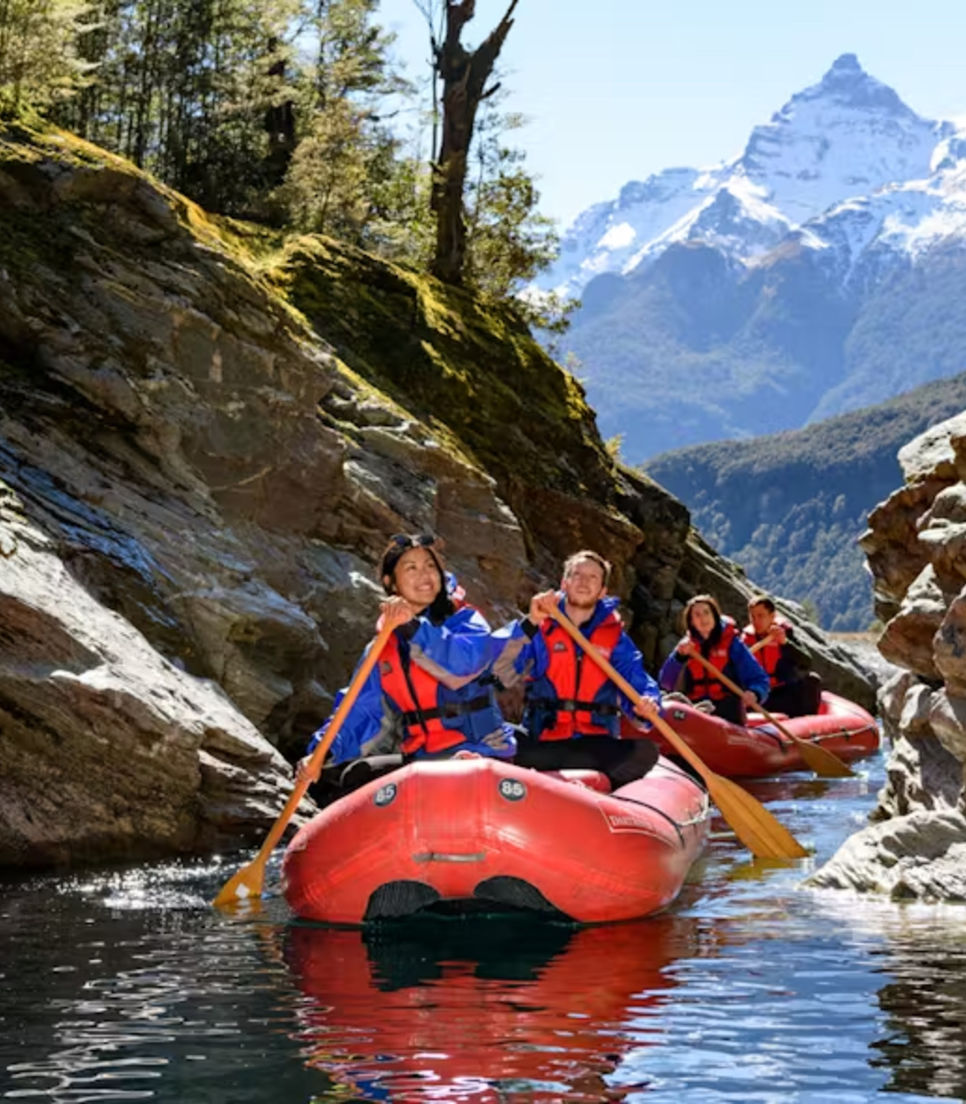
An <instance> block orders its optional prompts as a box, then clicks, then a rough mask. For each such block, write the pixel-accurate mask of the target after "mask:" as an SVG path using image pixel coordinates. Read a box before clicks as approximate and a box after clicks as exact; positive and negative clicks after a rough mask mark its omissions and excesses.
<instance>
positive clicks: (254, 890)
mask: <svg viewBox="0 0 966 1104" xmlns="http://www.w3.org/2000/svg"><path fill="white" fill-rule="evenodd" d="M264 884H265V860H264V859H263V858H262V857H261V854H259V855H258V857H256V858H255V859H253V860H252V861H251V862H250V863H249V864H248V865H247V866H243V867H242V868H241V870H239V871H238V873H237V874H234V875H232V877H230V878H229V879H228V881H227V882H225V884H224V885H223V886H222V887H221V890H220V892H219V893H218V896H217V897H216V898H215V899H214V900H213V901H212V902H211V903H212V904H213V905H214V906H215V908H230V907H231V906H232V905H236V904H238V903H239V902H240V901H247V900H250V899H251V898H253V897H255V898H257V897H261V895H262V887H263V886H264Z"/></svg>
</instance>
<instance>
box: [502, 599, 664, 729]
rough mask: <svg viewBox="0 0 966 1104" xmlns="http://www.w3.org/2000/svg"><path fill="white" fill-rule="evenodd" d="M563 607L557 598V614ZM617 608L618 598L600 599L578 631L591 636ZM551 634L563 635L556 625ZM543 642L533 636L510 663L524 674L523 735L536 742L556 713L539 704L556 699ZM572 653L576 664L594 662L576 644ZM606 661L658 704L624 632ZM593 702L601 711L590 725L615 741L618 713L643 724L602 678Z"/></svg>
mask: <svg viewBox="0 0 966 1104" xmlns="http://www.w3.org/2000/svg"><path fill="white" fill-rule="evenodd" d="M565 604H566V602H565V599H563V598H561V599H560V602H559V607H560V609H561V610H562V609H564V607H565ZM619 605H620V599H619V598H613V597H605V598H601V599H600V600H599V601H598V603H597V606H596V608H595V609H594V612H593V613H592V614H591V616H590V620H588V621H586V622H584V624H582V625H578V628H579V629H580V631H581V632H582V633H583V634H584V636H587V637H590V636H592V635H593V633H594V630H595V629H596V628H597V627H598V626H599V625H600V624H601V623H602V622H603V621H605V620H606V619H607V618H608V617H609V616H610V615H611V613H613V612H614V611H616V609H617V607H618V606H619ZM553 632H559V633H563V632H564V629H563V628H561V627H560V626H559V625H558V626H555V627H554V630H553ZM552 635H553V634H551V637H550V639H552ZM547 640H548V637H547V636H546V634H545V633H543V632H537V633H536V635H535V636H534V637H533V638H532V639H531V640H529V641H528V642H527V643H526V644H525V645H524V646H523V647H522V648H521V649H520V652H519V653H518V655H517V657H516V661H515V663H514V667H515V670H516V671H517V673H519V674H525V675H526V676H527V678H528V681H527V684H526V698H525V702H524V718H523V723H524V727H525V728H526V729H527V732H528V733H529V734H530V735H531V736H532V737H533V738H534V739H539V737H540V734H541V733H542V732H544V731H546V730H547V729H548V728H551V727H552V726H553V724H554V722H555V718H556V711H555V710H554V709H553V708H552V707H551V706H549V705H542V704H540V703H541V702H550V701H552V700H553V699H555V698H557V697H558V696H559V695H558V690H557V688H556V687H555V686H554V685H553V683H552V682H551V681H550V679H549V678H548V677H547V671H548V668H549V666H550V653H549V652H548V650H547ZM551 646H552V645H551ZM574 650H575V652H576V655H577V657H578V659H579V660H580V662H585V663H593V662H594V660H593V659H592V658H587V657H584V653H583V651H582V649H580V648H579V647H578V646H577V644H576V643H574ZM608 659H609V660H610V663H611V666H612V667H614V668H615V669H616V671H617V672H618V674H620V675H623V676H624V678H625V679H627V681H628V682H629V683H630V684H631V686H633V687H634V689H635V690H636V691H637V692H638V693H639V694H640V695H641V696H642V697H646V698H652V699H653V700H654V701H656V702H658V703H660V700H661V692H660V689H659V688H658V685H657V683H656V682H655V681H654V679H653V678H651V676H650V675H649V674H648V673H647V671H645V669H644V660H643V658H642V656H641V653H640V651H639V650H638V648H637V646H636V645H635V643H634V641H633V640H631V638H630V637H629V636H628V635H627V633H626V632H623V631H622V632H621V634H620V636H619V638H618V640H617V644H616V646H615V647H614V649H613V651H612V652H611V654H610V655H609V656H608ZM593 700H594V704H595V705H598V706H600V707H603V710H604V711H603V712H595V713H593V714H592V723H593V724H594V725H595V726H597V727H599V728H605V729H608V730H609V731H610V734H611V735H612V736H615V737H616V736H618V735H619V733H620V717H619V716H618V713H617V710H618V709H619V710H620V711H622V712H624V713H625V714H626V715H627V716H629V717H633V718H634V719H635V720H637V721H639V722H641V723H642V724H646V722H644V721H643V719H642V718H640V717H638V716H637V714H636V713H634V706H633V704H632V702H631V701H630V699H629V698H628V697H627V696H626V695H625V694H622V693H621V692H620V691H619V690H618V689H617V687H616V686H615V685H614V683H612V682H611V681H610V680H609V679H607V678H606V677H605V678H604V680H603V682H602V684H601V686H600V688H599V689H598V691H597V693H596V694H595V695H594V699H593ZM575 735H577V736H579V735H580V733H579V732H578V733H576V734H575Z"/></svg>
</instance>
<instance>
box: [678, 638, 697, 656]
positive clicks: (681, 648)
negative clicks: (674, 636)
mask: <svg viewBox="0 0 966 1104" xmlns="http://www.w3.org/2000/svg"><path fill="white" fill-rule="evenodd" d="M675 651H676V652H677V654H678V655H679V656H692V655H695V654H696V653H697V651H698V648H697V645H696V644H695V643H694V641H693V640H692V639H691V638H690V637H688V636H686V637H685V638H684V639H683V640H682V641H681V643H680V644H679V645H678V646H677V648H675Z"/></svg>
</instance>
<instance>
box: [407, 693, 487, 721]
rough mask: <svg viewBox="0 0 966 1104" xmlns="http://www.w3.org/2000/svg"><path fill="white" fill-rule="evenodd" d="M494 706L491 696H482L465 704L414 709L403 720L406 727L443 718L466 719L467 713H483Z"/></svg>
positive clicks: (457, 703)
mask: <svg viewBox="0 0 966 1104" xmlns="http://www.w3.org/2000/svg"><path fill="white" fill-rule="evenodd" d="M492 706H493V699H492V698H491V697H490V695H489V694H480V696H479V697H476V698H470V700H469V701H465V702H446V703H445V704H444V705H438V706H437V705H434V706H433V707H432V708H431V709H412V710H410V711H409V712H407V713H403V715H402V719H403V723H404V724H406V725H414V724H422V723H423V721H436V720H439V719H440V718H443V717H445V718H452V717H465V716H466V714H467V713H481V712H482V711H483V710H484V709H490V708H492Z"/></svg>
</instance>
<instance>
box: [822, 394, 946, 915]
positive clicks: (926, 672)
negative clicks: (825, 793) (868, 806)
mask: <svg viewBox="0 0 966 1104" xmlns="http://www.w3.org/2000/svg"><path fill="white" fill-rule="evenodd" d="M899 462H900V464H901V466H902V469H903V475H904V477H905V480H906V482H905V485H904V486H903V487H902V488H900V489H899V490H897V491H896V492H895V493H894V494H893V495H892V496H891V497H890V498H889V499H888V500H887V501H886V502H884V503H882V504H881V505H880V506H878V507H877V508H876V509H875V510H874V511H873V512H872V514H871V515H870V516H869V526H870V528H869V531H868V533H866V535H865V536H864V537H863V538H862V545H863V548H864V549H865V552H866V555H867V556H868V560H869V565H870V567H871V569H872V572H873V575H874V577H875V596H876V611H877V614H878V616H879V617H880V619H882V620H883V621H885V622H886V627H885V630H884V631H883V633H882V637H881V639H880V641H879V650H880V651H881V652H882V654H883V655H884V656H885V658H886V659H887V660H889V661H890V662H891V663H894V664H896V665H898V666H899V667H901V668H902V670H901V671H900V672H899V673H898V674H896V675H894V676H893V677H892V678H891V679H890V680H889V681H888V682H887V683H886V684H885V685H884V686H883V687H882V688H881V689H880V691H879V708H880V713H881V716H882V721H883V726H884V729H885V732H886V734H887V735H888V736H889V737H890V738H891V741H892V749H893V750H892V754H891V756H890V758H889V765H888V780H887V784H886V786H885V788H884V789H883V790H882V792H881V793H880V795H879V804H878V807H877V809H876V810H875V812H874V814H873V820H874V821H875V822H876V823H874V824H873V825H872V826H870V827H869V828H867V829H865V830H864V831H863V832H860V833H859V834H858V835H857V836H854V837H853V838H852V839H850V840H849V841H847V843H846V844H845V846H844V847H843V848H842V849H841V850H840V852H839V853H838V854H837V855H836V856H835V857H834V858H833V859H832V861H831V862H830V863H829V864H827V865H826V866H825V867H824V868H823V869H822V870H820V871H819V872H818V873H817V874H816V875H814V876H813V878H812V879H811V882H812V884H816V885H825V886H849V887H852V888H858V889H864V890H874V891H878V892H886V893H889V894H891V895H892V896H894V897H897V898H899V897H919V898H924V899H948V900H966V819H964V814H966V799H964V788H963V782H964V773H963V772H964V764H966V414H960V415H957V416H956V417H954V418H950V419H948V420H947V421H945V422H942V423H940V424H939V425H937V426H934V427H933V428H932V429H930V430H927V431H926V432H925V433H923V434H922V435H921V436H919V437H917V438H916V439H915V440H914V441H912V442H910V443H909V444H908V445H906V446H905V447H904V448H903V449H901V450H900V452H899Z"/></svg>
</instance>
